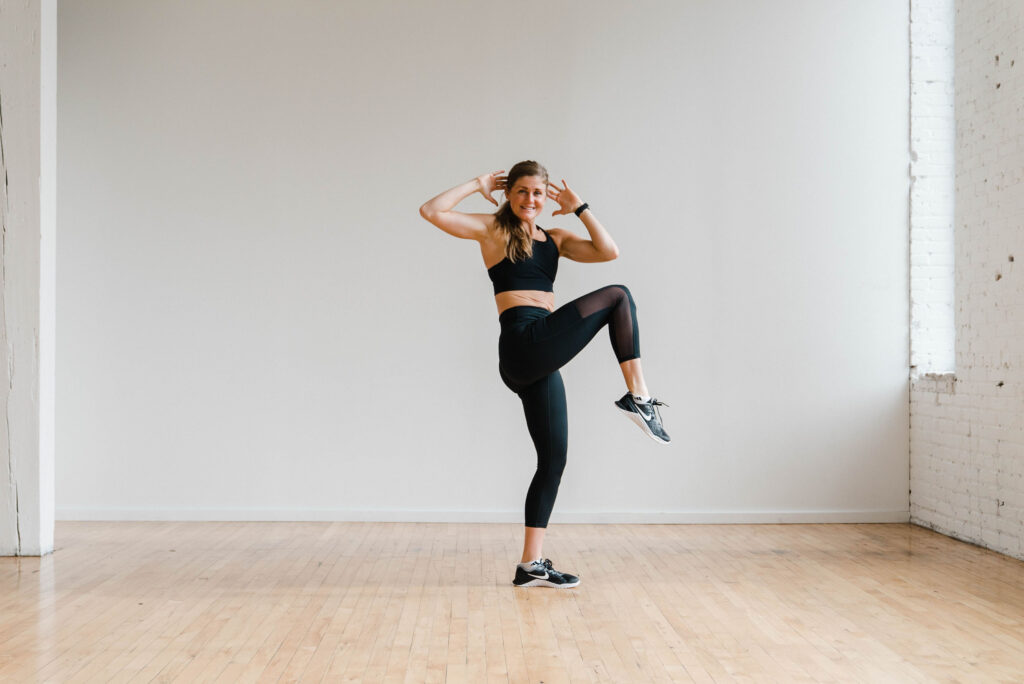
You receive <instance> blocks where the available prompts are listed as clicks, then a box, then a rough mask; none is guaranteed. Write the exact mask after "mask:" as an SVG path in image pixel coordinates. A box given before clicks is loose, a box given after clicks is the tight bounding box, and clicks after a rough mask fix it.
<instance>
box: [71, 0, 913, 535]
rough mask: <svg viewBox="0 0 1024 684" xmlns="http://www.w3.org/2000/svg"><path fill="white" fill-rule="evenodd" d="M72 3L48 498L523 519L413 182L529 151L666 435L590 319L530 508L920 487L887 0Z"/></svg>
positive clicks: (570, 288) (274, 511)
mask: <svg viewBox="0 0 1024 684" xmlns="http://www.w3.org/2000/svg"><path fill="white" fill-rule="evenodd" d="M296 8H298V9H296ZM60 11H61V14H60V26H61V36H60V40H61V43H60V56H59V58H60V61H59V69H60V100H59V125H60V142H61V147H60V166H59V173H60V188H61V190H60V205H59V206H60V220H61V223H60V230H61V241H60V247H59V250H60V251H59V253H58V259H59V264H58V266H59V274H60V275H59V282H58V287H59V304H58V306H59V309H58V315H59V320H60V326H59V329H60V333H61V335H60V339H59V345H58V360H59V365H58V368H59V378H58V383H59V385H58V435H57V438H58V440H57V448H58V506H59V507H58V514H59V516H60V517H63V518H179V519H218V518H229V519H248V518H265V519H292V518H301V519H318V518H337V519H362V518H372V519H386V520H387V519H391V520H396V519H409V520H507V521H520V520H521V519H522V503H523V497H524V495H525V491H526V487H527V484H528V483H529V480H530V477H531V476H532V470H533V465H534V454H533V452H532V445H531V443H530V440H529V437H528V434H527V431H526V426H525V422H524V420H523V417H522V413H521V405H520V404H519V401H518V399H517V398H516V396H515V395H513V394H511V393H510V392H509V391H508V390H507V389H506V388H505V387H504V386H503V385H502V383H501V381H500V379H499V378H498V374H497V334H498V323H497V315H496V310H495V307H494V303H493V298H492V295H491V290H490V283H489V281H488V280H487V276H486V273H485V271H484V268H483V265H482V261H481V258H480V256H479V253H478V250H477V249H476V247H475V245H474V244H473V243H470V242H462V241H458V240H456V239H454V238H451V237H449V236H447V235H445V234H443V233H442V232H441V231H439V230H437V229H436V228H433V227H432V226H430V225H429V224H427V223H426V222H424V221H423V220H422V219H421V218H420V217H419V216H418V214H417V209H418V207H419V205H420V204H421V203H422V202H424V201H425V200H427V199H429V198H430V197H432V196H433V195H435V194H437V193H439V192H441V191H443V190H445V189H447V188H449V187H451V186H453V185H455V184H457V183H461V182H463V181H465V180H467V179H469V178H471V177H473V176H475V175H478V174H480V173H484V172H488V171H492V170H495V169H498V168H505V169H507V168H509V167H510V166H511V164H513V163H514V162H516V161H518V160H520V159H526V158H534V159H538V160H540V161H541V162H542V163H544V164H545V165H547V167H548V169H549V170H550V172H551V173H552V175H553V177H554V178H558V179H561V178H565V179H566V180H567V181H568V182H569V183H570V185H572V186H573V187H575V188H576V189H577V190H578V191H579V192H580V193H581V195H582V196H583V197H584V199H586V200H587V201H589V202H590V203H591V206H592V207H593V208H594V210H595V212H596V214H597V215H598V216H599V217H600V218H601V220H602V222H603V223H604V224H605V225H606V226H607V227H608V228H609V230H610V231H611V233H612V235H613V236H614V237H615V239H616V242H617V243H618V244H619V246H620V248H621V251H622V256H621V257H620V258H619V259H618V260H617V261H615V262H611V263H608V264H600V265H583V264H575V263H567V262H563V264H562V265H561V267H560V274H559V280H558V283H557V287H556V290H557V295H558V302H559V303H564V302H567V301H569V300H570V299H572V298H573V297H575V296H577V295H579V294H582V293H585V292H588V291H590V290H593V289H596V288H597V287H600V286H602V285H605V284H609V283H613V282H624V283H626V284H628V285H629V286H630V287H631V289H632V290H633V293H634V295H635V296H636V299H637V302H638V307H639V321H640V325H641V331H642V342H641V346H642V350H643V354H644V364H645V369H646V371H647V375H648V379H649V384H650V386H651V388H652V391H653V392H654V393H655V395H656V396H658V397H660V398H662V399H663V400H665V401H668V402H669V403H670V404H671V407H670V408H667V409H665V411H664V416H665V423H666V426H667V428H668V430H669V432H670V433H671V434H672V436H673V443H672V445H671V447H668V448H666V447H659V446H658V445H655V444H654V443H652V442H650V441H649V440H648V439H647V438H646V437H644V436H643V435H642V434H641V433H640V432H639V431H638V430H637V428H636V427H635V426H633V425H632V424H631V423H629V422H628V421H626V420H624V419H622V418H621V417H618V416H617V415H616V411H615V410H614V408H613V406H612V403H611V402H612V400H613V399H615V398H617V397H618V396H620V395H621V393H622V391H623V385H622V380H621V376H620V375H619V373H618V369H617V367H616V365H615V363H614V357H613V356H612V353H611V351H610V349H609V347H608V343H607V338H606V337H605V336H603V335H602V336H600V337H598V338H597V339H596V340H595V342H594V343H593V344H592V345H591V346H590V347H588V349H587V350H585V351H584V352H583V353H582V354H581V355H580V356H579V357H577V358H576V359H575V360H574V361H573V362H572V364H571V365H570V366H568V367H567V368H566V369H565V370H564V371H563V375H564V377H565V380H566V384H567V387H568V397H569V413H570V452H569V464H568V467H567V469H566V472H565V476H564V478H563V480H562V488H561V490H560V493H559V498H558V501H557V503H556V506H555V512H554V515H553V517H552V522H553V523H558V522H566V521H583V520H654V521H674V520H679V521H684V520H701V521H740V520H768V521H774V520H858V521H866V520H906V519H907V515H908V514H907V510H908V493H907V489H908V487H907V484H908V474H907V471H908V439H909V437H908V425H907V405H908V401H909V398H908V383H907V377H908V364H909V359H908V348H909V342H908V317H909V310H908V306H909V305H908V296H907V291H908V266H907V264H908V224H907V211H908V205H907V196H908V177H907V164H908V149H907V148H908V139H907V125H908V104H907V103H908V95H909V91H908V82H907V81H908V79H907V73H908V68H909V65H908V37H907V25H908V12H907V7H906V6H905V4H903V5H901V4H900V3H893V2H889V1H888V0H876V1H874V2H863V1H862V0H849V1H846V2H827V3H822V2H816V1H815V2H812V1H809V0H808V1H805V2H797V1H790V2H757V3H753V2H748V1H746V0H743V1H740V0H736V1H734V2H679V3H666V2H648V3H639V4H637V3H633V4H630V5H625V4H622V3H612V2H604V3H599V4H598V3H591V2H566V3H554V4H552V3H547V2H527V3H518V4H514V5H512V4H509V3H478V2H454V1H449V2H447V3H444V4H441V3H416V2H408V3H388V2H369V1H367V2H358V3H356V2H346V3H311V2H305V3H300V4H296V3H288V4H285V3H271V2H262V3H253V2H245V3H243V2H233V3H232V2H222V3H216V4H210V3H170V2H162V3H131V2H90V3H63V4H61V6H60ZM395 17H400V19H399V20H396V19H395ZM460 208H461V209H463V210H466V211H487V210H489V208H493V207H492V205H490V204H488V203H486V202H485V201H484V200H483V199H482V198H481V197H479V196H477V197H474V198H471V199H469V200H467V201H465V202H464V203H463V204H462V205H460ZM556 218H557V219H558V220H551V219H550V218H549V219H548V220H546V221H541V225H543V226H545V227H550V226H563V227H569V228H571V229H573V230H576V231H581V230H583V228H582V225H581V224H580V223H579V222H578V220H577V219H576V218H575V217H572V216H570V217H568V218H566V217H556Z"/></svg>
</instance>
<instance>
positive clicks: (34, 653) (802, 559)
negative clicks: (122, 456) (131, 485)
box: [0, 522, 1024, 684]
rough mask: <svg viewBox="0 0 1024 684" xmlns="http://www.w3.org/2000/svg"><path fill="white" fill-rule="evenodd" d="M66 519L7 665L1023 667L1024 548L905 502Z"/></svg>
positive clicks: (308, 676)
mask: <svg viewBox="0 0 1024 684" xmlns="http://www.w3.org/2000/svg"><path fill="white" fill-rule="evenodd" d="M521 530H522V528H521V527H520V526H517V525H503V524H423V523H419V524H412V523H195V522H191V523H181V522H150V523H143V522H137V523H134V522H133V523H125V522H120V523H94V522H92V523H85V522H59V523H58V524H57V535H56V540H57V551H56V552H55V553H54V554H53V555H50V556H46V557H43V558H41V559H40V558H0V681H5V682H6V681H11V682H33V681H55V682H127V681H131V682H150V681H156V682H172V681H173V682H206V681H211V682H212V681H217V682H248V681H252V682H255V681H267V682H277V681H282V682H287V681H303V682H307V681H308V682H319V681H365V682H416V683H421V682H472V683H477V682H506V681H507V682H544V683H545V684H555V683H556V682H591V681H601V682H689V681H697V682H712V681H713V682H723V681H724V682H728V681H754V682H762V681H778V682H804V681H820V682H890V681H891V682H926V681H971V682H975V681H1006V682H1019V681H1024V564H1022V563H1021V562H1019V561H1016V560H1013V559H1010V558H1007V557H1004V556H1000V555H999V554H996V553H993V552H990V551H986V550H983V549H979V548H976V547H973V546H970V545H967V544H963V543H960V542H957V541H954V540H951V539H948V538H946V537H943V536H941V535H938V534H935V533H933V532H930V531H928V530H925V529H922V528H919V527H915V526H911V525H553V526H552V527H551V528H550V529H549V531H548V535H547V539H546V542H545V549H546V553H545V555H547V556H549V557H551V558H552V559H553V560H554V562H555V567H556V568H561V569H564V570H568V571H572V572H574V573H576V574H578V575H579V576H580V578H581V580H582V581H581V584H580V586H579V587H578V588H576V589H568V590H551V589H517V588H513V587H512V586H511V584H510V582H511V579H512V574H513V569H514V563H515V561H517V560H518V554H519V550H520V544H521V538H520V535H521Z"/></svg>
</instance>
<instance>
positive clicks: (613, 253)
mask: <svg viewBox="0 0 1024 684" xmlns="http://www.w3.org/2000/svg"><path fill="white" fill-rule="evenodd" d="M618 258H619V248H618V247H612V249H611V250H610V251H609V252H608V261H614V260H615V259H618Z"/></svg>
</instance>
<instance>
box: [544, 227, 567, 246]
mask: <svg viewBox="0 0 1024 684" xmlns="http://www.w3.org/2000/svg"><path fill="white" fill-rule="evenodd" d="M541 230H543V231H544V232H545V233H547V234H548V237H550V238H551V239H552V240H553V241H554V243H555V247H557V248H558V250H559V251H561V250H562V242H563V241H564V240H565V238H566V237H567V236H570V237H571V236H572V233H570V232H569V231H567V230H565V229H564V228H541Z"/></svg>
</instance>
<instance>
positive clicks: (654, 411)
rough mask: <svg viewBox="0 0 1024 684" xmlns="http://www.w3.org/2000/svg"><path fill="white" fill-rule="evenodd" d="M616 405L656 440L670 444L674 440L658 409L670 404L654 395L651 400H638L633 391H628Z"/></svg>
mask: <svg viewBox="0 0 1024 684" xmlns="http://www.w3.org/2000/svg"><path fill="white" fill-rule="evenodd" d="M615 405H616V406H617V407H618V408H619V410H620V411H622V412H623V413H624V414H626V417H627V418H629V419H630V420H632V421H633V422H634V423H636V424H637V425H639V426H640V429H641V430H643V431H644V433H645V434H646V435H647V436H648V437H650V438H651V439H653V440H654V441H655V442H659V443H661V444H668V443H669V442H671V441H672V438H671V437H669V436H668V433H667V432H665V428H664V427H662V425H661V413H660V412H659V411H658V407H659V406H668V404H666V403H664V402H662V401H658V400H657V399H654V398H653V397H652V398H651V400H650V401H644V402H638V401H637V400H635V399H634V398H633V395H632V394H631V393H629V392H626V393H625V394H624V395H622V398H621V399H619V400H618V401H616V402H615Z"/></svg>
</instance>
